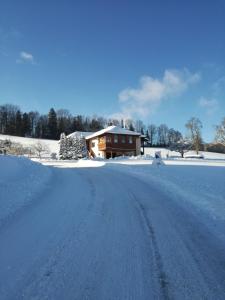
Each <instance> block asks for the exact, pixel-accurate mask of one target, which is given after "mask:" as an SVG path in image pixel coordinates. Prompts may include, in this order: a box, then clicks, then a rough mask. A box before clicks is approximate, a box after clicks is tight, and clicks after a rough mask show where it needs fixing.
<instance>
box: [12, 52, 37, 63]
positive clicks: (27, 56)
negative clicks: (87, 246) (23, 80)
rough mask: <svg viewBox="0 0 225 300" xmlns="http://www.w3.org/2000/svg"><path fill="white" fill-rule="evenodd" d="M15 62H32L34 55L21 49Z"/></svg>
mask: <svg viewBox="0 0 225 300" xmlns="http://www.w3.org/2000/svg"><path fill="white" fill-rule="evenodd" d="M16 62H17V63H31V64H34V63H35V61H34V57H33V55H32V54H31V53H28V52H25V51H22V52H20V57H19V59H17V60H16Z"/></svg>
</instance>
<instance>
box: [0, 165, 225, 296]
mask: <svg viewBox="0 0 225 300" xmlns="http://www.w3.org/2000/svg"><path fill="white" fill-rule="evenodd" d="M129 168H130V167H129ZM38 197H39V198H38V201H32V202H30V203H29V204H28V205H26V206H25V207H23V208H22V209H20V210H19V211H18V212H17V213H16V214H15V216H14V217H13V218H10V219H9V220H7V221H6V222H5V223H4V224H3V226H2V227H1V228H0V298H1V300H4V299H27V300H31V299H40V300H44V299H52V300H53V299H54V300H56V299H59V300H62V299H66V300H67V299H80V300H83V299H96V300H101V299H102V300H110V299H121V300H125V299H127V300H131V299H134V300H137V299H141V300H142V299H143V300H144V299H217V300H220V299H221V300H222V299H225V251H224V249H225V248H224V246H225V244H224V241H223V240H222V239H219V238H218V236H216V235H214V234H213V231H210V229H209V227H208V226H206V224H205V223H204V221H203V219H201V218H200V219H199V218H198V215H197V214H196V213H195V211H194V209H193V210H192V209H191V208H190V207H189V206H187V205H185V203H183V202H182V201H181V202H180V203H179V201H177V199H173V197H172V196H171V195H170V194H168V193H166V192H165V191H163V190H162V189H159V188H158V187H157V185H156V184H155V183H154V182H151V180H149V181H144V180H142V179H141V178H138V177H137V176H134V175H132V172H130V169H127V166H120V168H116V167H114V166H110V165H106V166H102V167H98V168H74V169H73V168H70V169H69V168H64V169H63V168H62V169H60V168H52V176H51V179H50V180H49V182H48V187H47V188H46V189H45V190H43V191H42V194H40V193H39V194H38ZM36 200H37V199H36Z"/></svg>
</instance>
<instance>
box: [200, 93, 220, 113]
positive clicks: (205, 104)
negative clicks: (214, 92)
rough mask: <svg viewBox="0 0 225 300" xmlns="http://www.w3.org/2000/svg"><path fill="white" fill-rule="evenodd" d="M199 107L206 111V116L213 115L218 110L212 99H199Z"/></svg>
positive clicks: (215, 102) (216, 102) (215, 101)
mask: <svg viewBox="0 0 225 300" xmlns="http://www.w3.org/2000/svg"><path fill="white" fill-rule="evenodd" d="M199 105H200V106H201V107H202V108H204V109H206V113H207V114H208V115H211V114H213V113H214V112H215V111H216V110H217V109H218V101H217V100H216V99H214V98H212V99H207V98H205V97H201V98H200V100H199Z"/></svg>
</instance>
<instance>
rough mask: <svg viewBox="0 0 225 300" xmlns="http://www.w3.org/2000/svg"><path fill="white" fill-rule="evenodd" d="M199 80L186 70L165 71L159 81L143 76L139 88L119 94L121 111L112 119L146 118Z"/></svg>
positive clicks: (198, 76) (199, 77) (195, 75)
mask: <svg viewBox="0 0 225 300" xmlns="http://www.w3.org/2000/svg"><path fill="white" fill-rule="evenodd" d="M200 79H201V76H200V74H199V73H193V74H192V73H191V72H190V71H188V70H187V69H183V70H165V72H164V74H163V77H162V78H161V79H158V78H153V77H151V76H143V77H141V79H140V81H139V87H137V88H130V87H129V88H126V89H124V90H122V91H121V92H120V93H119V96H118V97H119V103H120V107H121V111H120V112H118V113H116V114H114V117H118V118H122V117H123V118H130V117H146V116H148V115H149V114H151V113H153V112H155V110H156V109H157V107H158V106H159V105H160V104H161V102H162V101H164V100H167V99H169V98H171V97H175V96H179V95H181V94H182V93H183V92H185V91H186V90H187V89H188V88H189V86H190V85H192V84H195V83H197V82H198V81H199V80H200Z"/></svg>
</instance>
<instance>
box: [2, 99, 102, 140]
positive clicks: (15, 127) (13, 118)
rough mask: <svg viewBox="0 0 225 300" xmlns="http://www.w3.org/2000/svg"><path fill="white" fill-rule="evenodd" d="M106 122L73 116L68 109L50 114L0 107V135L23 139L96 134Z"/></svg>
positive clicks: (7, 106)
mask: <svg viewBox="0 0 225 300" xmlns="http://www.w3.org/2000/svg"><path fill="white" fill-rule="evenodd" d="M105 123H106V120H105V119H104V118H101V117H92V118H90V117H83V116H81V115H77V116H72V115H71V113H70V112H69V111H68V110H66V109H59V110H57V111H55V110H54V109H53V108H51V109H50V110H49V112H48V114H40V113H39V112H37V111H30V112H22V111H21V110H20V108H19V107H18V106H15V105H11V104H5V105H1V106H0V133H1V134H8V135H16V136H22V137H33V138H43V139H53V140H54V139H59V138H60V134H61V133H62V132H65V133H66V134H69V133H72V132H74V131H90V132H94V131H97V130H100V129H102V128H104V126H105Z"/></svg>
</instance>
